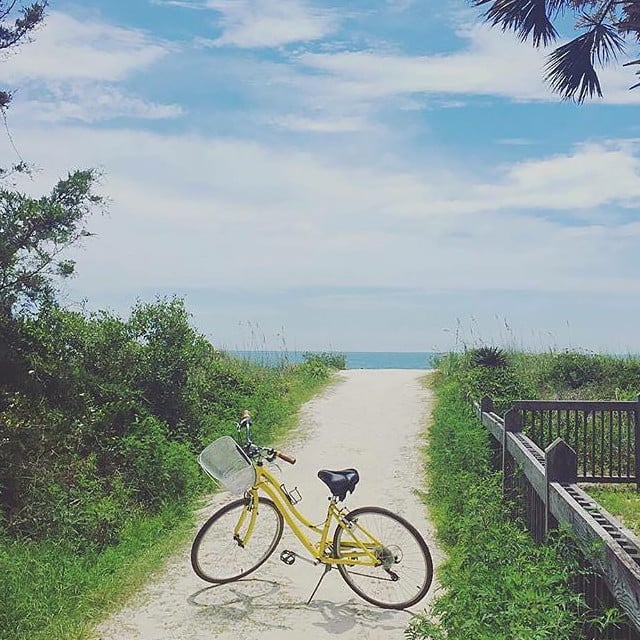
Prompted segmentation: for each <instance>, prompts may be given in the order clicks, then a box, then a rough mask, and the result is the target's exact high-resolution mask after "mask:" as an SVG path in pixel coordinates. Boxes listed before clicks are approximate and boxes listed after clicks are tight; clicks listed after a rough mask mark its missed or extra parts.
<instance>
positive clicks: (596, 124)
mask: <svg viewBox="0 0 640 640" xmlns="http://www.w3.org/2000/svg"><path fill="white" fill-rule="evenodd" d="M567 34H568V32H567V33H565V34H563V35H564V36H565V37H566V35H567ZM544 55H545V53H544V52H540V51H536V50H534V49H533V48H531V47H530V46H528V45H524V46H523V45H521V44H519V43H518V42H517V41H516V39H515V38H514V37H513V36H512V35H511V34H508V33H507V34H505V33H502V32H501V31H499V30H495V29H493V30H492V29H489V28H487V27H486V26H484V25H482V24H481V23H480V20H479V19H478V14H477V11H475V10H470V9H469V6H468V4H467V3H466V2H464V1H463V0H457V1H454V0H448V1H442V0H441V1H439V2H436V1H431V0H422V1H418V0H415V1H413V2H412V1H411V0H375V1H374V0H358V1H354V2H349V3H344V2H337V1H335V2H323V1H321V0H313V1H312V0H308V1H306V0H305V1H303V0H279V1H276V0H135V1H132V0H127V1H125V0H83V2H68V1H66V0H54V1H53V2H51V7H50V12H49V17H48V19H47V24H46V25H45V26H44V27H43V28H42V29H41V30H40V31H39V32H38V33H37V34H36V37H35V40H34V42H32V43H30V44H26V45H24V46H22V47H21V48H20V50H19V52H18V53H17V54H14V55H11V56H9V57H7V58H5V59H3V60H2V61H0V83H2V86H3V87H10V88H12V89H14V90H15V91H16V93H15V97H14V103H13V105H12V107H11V109H10V112H9V125H10V128H11V133H12V137H13V140H14V142H15V144H16V147H17V149H18V151H19V152H20V154H21V155H22V156H23V157H24V158H25V159H27V160H29V161H31V162H33V163H35V164H36V165H37V166H38V167H39V169H40V170H39V172H38V174H37V175H36V177H35V179H34V180H33V181H32V182H31V183H29V184H26V185H25V188H26V189H29V190H33V191H34V192H38V191H42V190H44V189H48V188H49V186H50V185H51V184H52V183H53V182H54V181H55V179H56V178H57V177H60V176H63V175H65V174H66V172H67V171H68V170H70V169H73V168H76V167H80V168H84V167H97V168H99V169H100V170H101V171H102V172H103V178H102V183H101V191H102V192H103V193H104V194H105V195H106V196H108V198H109V199H110V205H109V211H108V213H107V215H104V216H96V217H95V218H93V219H92V221H91V225H90V228H91V231H93V232H95V233H96V236H94V237H92V238H89V239H87V241H86V243H85V244H84V246H83V247H82V248H80V249H78V250H76V251H74V253H73V257H74V258H75V259H76V260H77V271H78V275H77V276H76V277H75V278H74V279H73V280H71V281H69V282H68V283H67V284H66V285H65V301H66V303H67V304H69V305H70V306H74V307H77V306H79V305H81V304H85V305H86V308H88V309H90V310H92V309H101V308H108V309H111V310H112V311H114V312H116V313H118V314H121V315H123V316H126V314H127V312H128V310H129V309H130V307H131V306H132V305H133V304H134V303H135V302H136V300H144V301H152V300H153V299H154V298H155V296H157V295H173V294H176V295H179V296H181V297H184V298H185V300H186V303H187V307H188V308H189V310H190V311H191V312H192V313H193V318H194V324H195V325H196V326H197V327H198V328H199V329H200V330H201V331H202V332H203V333H205V334H206V335H207V336H208V337H209V338H210V339H211V340H212V341H213V342H214V344H216V345H217V346H220V347H223V348H246V347H252V346H266V347H274V348H281V347H282V346H283V345H286V348H289V349H339V350H447V349H450V348H454V347H459V346H461V345H462V344H478V343H500V344H504V345H506V346H514V347H518V348H527V349H536V350H539V349H548V348H553V349H562V348H567V347H569V348H579V349H589V350H597V351H616V352H638V351H640V332H639V331H638V330H637V327H638V318H639V317H640V299H639V296H638V293H639V292H640V260H639V259H638V246H639V242H638V241H639V239H640V215H639V213H638V202H639V201H640V125H638V123H637V107H638V103H640V91H631V92H630V91H628V89H627V87H628V86H630V85H631V84H633V82H634V80H635V77H634V76H633V75H632V73H631V72H630V71H629V70H628V69H623V68H622V67H620V66H618V65H615V66H612V67H609V68H607V69H606V70H605V71H604V72H603V73H602V75H601V79H602V83H603V89H604V91H605V94H606V95H605V98H604V99H603V100H597V101H592V102H591V103H589V104H585V105H582V106H577V105H575V104H571V103H565V102H561V101H560V100H559V99H558V98H557V97H556V96H554V95H553V94H551V93H550V91H549V90H548V88H547V87H546V86H545V84H544V82H543V80H542V65H543V64H544ZM0 151H1V152H2V154H3V157H4V158H15V157H16V156H15V152H14V151H13V149H12V148H11V145H10V144H9V140H8V139H7V137H6V136H3V139H2V141H0ZM4 164H7V163H6V162H5V163H4Z"/></svg>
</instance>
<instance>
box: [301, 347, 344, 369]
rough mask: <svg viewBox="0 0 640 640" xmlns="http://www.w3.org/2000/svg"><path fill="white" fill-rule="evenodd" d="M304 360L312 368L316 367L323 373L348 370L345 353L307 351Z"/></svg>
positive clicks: (303, 355)
mask: <svg viewBox="0 0 640 640" xmlns="http://www.w3.org/2000/svg"><path fill="white" fill-rule="evenodd" d="M302 360H303V362H304V364H306V365H308V366H309V367H310V368H313V367H315V368H317V369H318V370H319V371H322V372H326V371H329V370H331V369H338V370H339V369H346V368H347V357H346V356H345V355H344V354H343V353H333V352H323V351H320V352H315V351H305V353H303V354H302Z"/></svg>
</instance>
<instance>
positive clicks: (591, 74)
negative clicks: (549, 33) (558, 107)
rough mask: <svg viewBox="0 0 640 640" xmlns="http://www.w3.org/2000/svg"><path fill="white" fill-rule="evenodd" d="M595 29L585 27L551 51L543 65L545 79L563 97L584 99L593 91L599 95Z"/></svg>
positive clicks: (590, 96) (600, 95) (577, 99)
mask: <svg viewBox="0 0 640 640" xmlns="http://www.w3.org/2000/svg"><path fill="white" fill-rule="evenodd" d="M594 39H595V32H594V31H588V32H587V33H583V34H582V35H581V36H578V37H577V38H575V39H574V40H571V42H567V44H563V45H562V46H561V47H558V48H557V49H556V50H555V51H553V52H552V53H551V54H550V55H549V58H548V60H547V64H546V65H545V69H546V76H545V80H547V82H549V84H550V85H551V88H552V89H553V91H555V92H556V93H559V94H560V95H561V96H562V98H563V99H564V100H576V101H577V102H580V103H581V102H584V100H585V99H586V98H587V97H589V98H592V97H593V96H594V95H595V94H597V95H598V96H599V97H602V89H601V87H600V81H599V80H598V75H597V74H596V70H595V69H594V67H593V62H592V51H593V43H594Z"/></svg>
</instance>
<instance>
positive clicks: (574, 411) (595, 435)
mask: <svg viewBox="0 0 640 640" xmlns="http://www.w3.org/2000/svg"><path fill="white" fill-rule="evenodd" d="M511 411H512V412H513V414H514V415H513V417H512V419H516V420H520V421H521V423H522V431H523V432H524V433H525V434H526V435H527V436H529V438H531V440H533V442H535V443H536V444H537V445H538V446H539V447H540V448H541V449H543V450H544V449H546V448H547V447H548V446H549V445H550V444H551V443H552V442H553V441H554V440H555V439H556V438H561V439H562V440H564V441H565V442H566V443H567V444H568V445H569V446H570V447H571V448H572V449H573V450H574V451H575V452H576V456H577V461H578V482H636V483H637V484H640V451H639V449H640V436H639V434H638V431H639V430H640V397H639V398H638V400H636V401H632V402H629V401H612V402H600V401H580V402H576V401H555V400H550V401H540V400H524V401H520V402H516V403H514V404H513V406H512V408H511Z"/></svg>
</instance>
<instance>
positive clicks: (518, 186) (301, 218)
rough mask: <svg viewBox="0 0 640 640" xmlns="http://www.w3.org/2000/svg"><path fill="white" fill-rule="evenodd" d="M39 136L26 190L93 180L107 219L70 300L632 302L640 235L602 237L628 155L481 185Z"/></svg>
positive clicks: (86, 133)
mask: <svg viewBox="0 0 640 640" xmlns="http://www.w3.org/2000/svg"><path fill="white" fill-rule="evenodd" d="M40 135H41V132H38V130H37V129H36V128H33V127H31V128H30V129H28V130H26V129H25V130H17V131H16V137H17V138H18V140H19V141H20V144H21V150H22V152H23V154H24V155H25V156H26V157H28V158H30V159H36V158H37V160H38V162H39V163H40V164H41V165H42V166H45V167H47V168H48V170H47V171H46V172H44V173H43V174H42V175H41V176H39V177H38V181H39V182H38V183H39V184H42V183H44V182H46V181H51V180H52V179H53V178H52V175H53V172H52V171H51V170H50V169H49V168H56V171H57V172H58V173H63V171H64V170H65V169H67V168H69V167H72V166H78V165H79V164H80V166H83V165H89V166H92V165H99V166H103V167H104V168H105V172H106V175H105V181H104V190H105V192H106V193H107V194H108V195H109V196H110V198H111V199H112V201H113V204H112V206H111V215H110V216H109V217H107V218H104V219H99V220H96V221H94V223H93V224H92V225H91V227H92V231H96V232H97V233H98V235H97V237H95V238H92V239H90V241H88V243H87V251H86V252H81V253H79V273H80V276H79V277H78V280H77V281H76V284H75V286H77V287H78V288H79V290H81V291H83V292H84V293H85V295H88V294H89V293H90V292H91V291H99V292H101V295H104V294H106V292H109V291H136V290H138V291H139V290H142V289H144V288H151V289H153V288H161V289H162V290H167V289H180V288H193V287H208V286H209V287H210V286H212V283H214V284H215V285H216V286H218V287H222V288H226V289H234V288H244V289H246V288H247V287H250V288H252V289H261V288H264V289H269V288H290V287H313V286H334V287H335V286H337V285H340V286H368V287H370V286H378V287H381V286H382V287H395V288H398V287H400V288H406V287H411V288H424V287H429V286H437V287H438V288H441V289H449V290H475V289H479V288H495V289H501V288H502V289H504V288H511V289H520V290H523V289H524V290H557V291H563V290H565V291H566V290H578V289H581V290H584V291H616V290H617V291H633V292H637V291H638V289H639V288H640V285H639V283H640V273H639V272H638V266H637V258H636V247H637V244H638V242H639V241H640V223H638V222H628V223H626V224H623V225H619V226H614V225H609V226H607V225H606V222H607V219H608V215H609V210H610V209H611V207H615V206H616V205H620V204H625V203H626V202H628V201H629V199H630V198H634V197H636V195H637V193H638V186H637V184H638V180H637V178H636V176H637V175H638V159H637V149H636V147H635V146H634V144H632V143H613V142H611V143H609V144H607V145H590V146H584V147H580V148H578V149H576V150H575V151H573V152H571V153H568V154H566V155H565V156H556V157H552V158H545V159H541V160H537V161H528V162H522V163H520V164H516V165H513V166H505V167H502V168H501V170H500V171H499V172H497V173H496V175H495V176H494V179H493V180H492V181H491V182H489V181H488V180H487V178H486V177H481V176H478V175H473V174H471V175H470V174H469V173H467V175H462V174H460V172H459V171H458V167H457V166H450V167H446V166H441V164H442V163H441V160H437V159H436V160H435V161H434V162H432V163H427V164H425V165H423V166H413V167H412V168H407V169H405V170H401V169H398V168H396V169H390V168H389V167H388V166H385V163H384V161H378V159H377V158H376V156H371V157H367V156H363V157H362V158H361V159H360V161H359V162H358V163H354V162H353V161H352V160H351V159H348V158H346V157H344V156H343V153H342V149H340V148H336V149H335V150H334V151H333V152H332V153H330V154H327V153H325V154H319V153H317V152H301V151H299V150H295V149H292V148H282V149H276V148H269V147H266V146H263V145H260V144H258V143H255V142H249V141H246V140H237V139H217V138H205V137H200V136H175V135H174V136H171V135H159V134H152V133H142V132H139V131H133V130H111V131H103V132H99V131H91V130H89V129H83V128H77V129H73V128H59V127H55V128H52V129H50V130H49V131H48V132H47V137H46V139H47V148H46V149H43V148H42V147H41V145H40V139H41V138H40V137H39V136H40ZM598 172H599V173H600V174H601V177H600V178H598ZM593 180H599V182H598V183H597V185H596V186H597V189H594V191H593V192H591V195H592V197H593V198H594V201H593V202H589V201H588V199H584V198H582V196H580V198H579V202H581V203H582V205H583V206H587V207H589V206H592V205H596V206H599V207H601V210H598V209H594V215H593V216H592V217H591V219H590V220H587V221H585V220H583V221H576V220H575V219H573V220H571V224H570V225H568V226H567V225H566V224H565V223H564V222H563V220H562V219H561V218H558V219H554V218H553V217H551V216H550V215H549V211H548V208H549V207H555V208H556V209H563V208H567V207H569V206H577V205H575V202H576V201H577V200H576V198H577V196H576V190H577V189H578V188H579V187H581V188H582V189H584V188H588V187H585V183H586V184H588V183H589V181H593ZM607 181H610V182H611V185H610V186H608V187H607ZM630 183H631V184H630ZM35 186H37V185H35ZM461 194H462V195H461ZM572 203H573V204H572ZM535 209H540V210H541V211H543V212H544V214H545V215H544V216H542V217H538V216H537V215H534V213H533V210H535ZM603 247H606V250H603ZM612 255H615V256H616V260H615V261H612V260H611V259H610V256H612Z"/></svg>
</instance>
